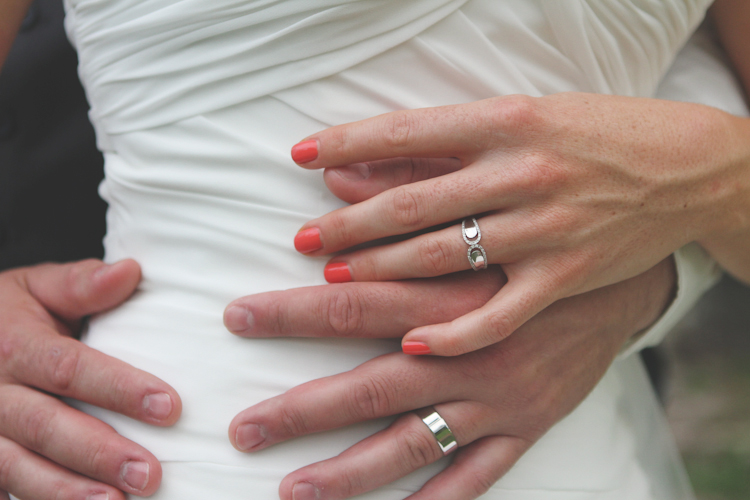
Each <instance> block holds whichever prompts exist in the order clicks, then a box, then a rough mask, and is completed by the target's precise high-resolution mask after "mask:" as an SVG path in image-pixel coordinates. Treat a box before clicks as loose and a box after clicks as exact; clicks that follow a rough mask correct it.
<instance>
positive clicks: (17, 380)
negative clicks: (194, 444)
mask: <svg viewBox="0 0 750 500" xmlns="http://www.w3.org/2000/svg"><path fill="white" fill-rule="evenodd" d="M140 277H141V270H140V267H138V264H136V263H135V262H134V261H132V260H126V261H122V262H119V263H117V264H114V265H111V266H107V265H105V264H104V263H102V262H100V261H96V260H85V261H81V262H77V263H72V264H43V265H39V266H34V267H26V268H19V269H13V270H10V271H4V272H2V273H0V319H1V320H0V499H2V498H8V497H7V493H6V492H10V493H11V494H13V495H14V496H16V497H17V498H22V499H24V500H45V499H49V498H87V499H101V498H109V499H110V500H123V499H125V498H126V495H125V493H130V494H133V495H139V496H148V495H151V494H152V493H154V491H156V489H157V488H158V486H159V483H160V482H161V466H160V464H159V461H158V460H157V459H156V457H154V456H153V455H152V454H151V453H149V452H148V451H147V450H146V449H144V448H143V447H142V446H139V445H137V444H136V443H133V442H132V441H129V440H127V439H125V438H123V437H122V436H120V435H118V434H117V432H115V430H114V429H112V427H110V426H109V425H107V424H105V423H103V422H101V421H99V420H97V419H95V418H94V417H91V416H89V415H86V414H84V413H82V412H80V411H78V410H75V409H73V408H71V407H70V406H68V405H66V404H65V403H64V402H62V401H60V399H59V398H58V396H64V397H68V398H73V399H78V400H80V401H85V402H87V403H90V404H93V405H97V406H101V407H102V408H108V409H110V410H112V411H116V412H119V413H122V414H124V415H127V416H129V417H132V418H134V419H137V420H140V421H142V422H146V423H149V424H152V425H158V426H167V425H172V424H173V423H174V422H175V421H176V420H177V418H178V417H179V415H180V411H181V403H180V398H179V396H178V395H177V393H176V392H175V391H174V389H172V388H171V387H170V386H169V385H167V384H166V383H164V382H163V381H161V380H159V379H158V378H156V377H154V376H153V375H150V374H148V373H145V372H143V371H142V370H138V369H136V368H134V367H132V366H130V365H128V364H126V363H123V362H122V361H119V360H117V359H114V358H111V357H109V356H106V355H104V354H102V353H100V352H97V351H95V350H94V349H91V348H89V347H87V346H85V345H84V344H82V343H81V342H79V341H78V340H76V339H75V338H71V337H73V336H74V335H75V334H77V332H78V330H79V328H80V325H81V319H82V318H83V317H85V316H87V315H89V314H94V313H98V312H102V311H105V310H108V309H111V308H113V307H115V306H117V305H119V304H120V303H121V302H123V301H124V300H126V299H127V298H128V297H130V295H131V294H132V293H133V291H134V290H135V287H136V286H137V285H138V282H139V281H140ZM123 491H124V492H125V493H123Z"/></svg>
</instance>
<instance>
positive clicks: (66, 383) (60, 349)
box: [44, 345, 81, 394]
mask: <svg viewBox="0 0 750 500" xmlns="http://www.w3.org/2000/svg"><path fill="white" fill-rule="evenodd" d="M45 357H46V362H45V363H44V366H46V367H47V368H46V369H47V380H48V381H49V384H50V386H51V389H52V390H54V391H55V392H56V393H57V394H60V393H65V392H67V391H68V390H69V389H70V388H71V387H72V386H73V384H74V383H75V380H76V377H77V374H78V369H79V365H80V363H81V352H80V351H79V350H78V349H74V348H65V346H63V345H55V346H52V347H50V348H49V351H48V352H47V353H46V356H45Z"/></svg>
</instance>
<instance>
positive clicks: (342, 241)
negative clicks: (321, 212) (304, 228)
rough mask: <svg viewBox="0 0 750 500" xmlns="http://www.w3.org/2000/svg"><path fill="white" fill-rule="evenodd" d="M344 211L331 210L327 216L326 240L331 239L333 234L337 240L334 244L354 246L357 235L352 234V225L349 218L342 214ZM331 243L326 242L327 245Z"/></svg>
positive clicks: (343, 246) (345, 246) (344, 246)
mask: <svg viewBox="0 0 750 500" xmlns="http://www.w3.org/2000/svg"><path fill="white" fill-rule="evenodd" d="M342 213H343V212H342V211H336V212H331V213H330V214H328V215H327V216H326V217H327V218H328V220H327V224H328V230H326V231H325V235H326V241H327V240H329V239H331V237H332V236H333V237H334V238H333V239H335V240H336V241H335V242H333V246H337V247H341V248H347V247H350V246H352V244H354V243H355V242H356V237H355V235H354V234H352V229H351V225H350V223H349V220H348V219H347V218H346V217H345V216H344V215H342ZM329 245H330V243H328V242H327V243H326V247H329Z"/></svg>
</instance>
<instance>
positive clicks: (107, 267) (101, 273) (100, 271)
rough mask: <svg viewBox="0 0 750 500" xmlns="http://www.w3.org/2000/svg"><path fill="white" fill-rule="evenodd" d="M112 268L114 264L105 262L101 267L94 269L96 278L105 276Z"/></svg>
mask: <svg viewBox="0 0 750 500" xmlns="http://www.w3.org/2000/svg"><path fill="white" fill-rule="evenodd" d="M111 268H112V265H110V264H104V265H102V266H100V267H99V269H97V270H96V271H94V278H98V277H99V276H104V275H105V274H107V273H108V272H109V270H110V269H111Z"/></svg>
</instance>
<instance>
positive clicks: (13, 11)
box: [0, 0, 32, 70]
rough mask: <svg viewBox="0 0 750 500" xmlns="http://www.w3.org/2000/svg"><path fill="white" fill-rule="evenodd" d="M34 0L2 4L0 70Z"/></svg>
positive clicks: (0, 15)
mask: <svg viewBox="0 0 750 500" xmlns="http://www.w3.org/2000/svg"><path fill="white" fill-rule="evenodd" d="M31 1H32V0H5V1H4V2H0V70H1V69H2V67H3V65H4V64H5V58H6V57H8V52H10V48H11V47H12V46H13V40H15V39H16V34H17V33H18V28H20V27H21V21H23V18H24V16H25V15H26V11H27V10H29V5H31Z"/></svg>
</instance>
